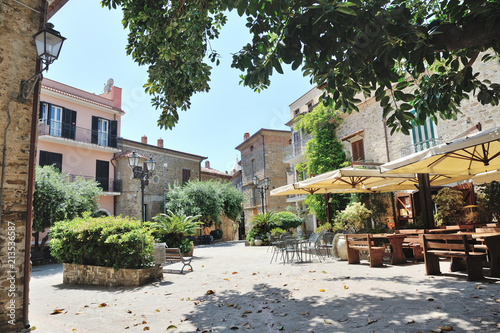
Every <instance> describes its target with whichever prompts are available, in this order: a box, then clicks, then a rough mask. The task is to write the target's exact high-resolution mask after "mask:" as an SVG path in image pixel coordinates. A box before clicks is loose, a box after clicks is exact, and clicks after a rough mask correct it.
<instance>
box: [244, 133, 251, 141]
mask: <svg viewBox="0 0 500 333" xmlns="http://www.w3.org/2000/svg"><path fill="white" fill-rule="evenodd" d="M248 138H250V133H248V132H245V134H243V141H247V140H248Z"/></svg>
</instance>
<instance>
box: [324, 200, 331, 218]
mask: <svg viewBox="0 0 500 333" xmlns="http://www.w3.org/2000/svg"><path fill="white" fill-rule="evenodd" d="M324 196H325V214H326V223H330V220H331V216H330V202H329V201H330V193H325V194H324Z"/></svg>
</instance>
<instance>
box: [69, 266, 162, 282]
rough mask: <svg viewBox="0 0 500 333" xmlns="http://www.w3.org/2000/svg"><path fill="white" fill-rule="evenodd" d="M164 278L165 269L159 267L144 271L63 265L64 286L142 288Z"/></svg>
mask: <svg viewBox="0 0 500 333" xmlns="http://www.w3.org/2000/svg"><path fill="white" fill-rule="evenodd" d="M160 278H163V268H162V267H161V266H159V265H157V266H156V267H151V268H143V269H127V268H120V269H118V270H115V269H114V268H111V267H102V266H92V265H76V264H63V283H64V284H86V285H95V286H106V287H129V286H141V285H143V284H146V283H148V282H151V281H154V280H156V279H160Z"/></svg>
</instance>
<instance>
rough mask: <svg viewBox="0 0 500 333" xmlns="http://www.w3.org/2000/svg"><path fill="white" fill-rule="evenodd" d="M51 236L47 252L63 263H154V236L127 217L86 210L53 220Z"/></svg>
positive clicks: (115, 265) (116, 265) (124, 265)
mask: <svg viewBox="0 0 500 333" xmlns="http://www.w3.org/2000/svg"><path fill="white" fill-rule="evenodd" d="M50 236H51V240H50V242H49V245H50V252H51V254H52V256H54V258H56V259H57V260H58V261H59V262H62V263H71V264H79V265H94V266H104V267H113V268H115V269H119V268H144V267H151V266H152V265H153V262H154V256H153V244H154V238H153V236H152V235H151V234H150V232H149V230H148V229H147V228H141V223H140V221H138V220H135V219H130V218H128V217H126V218H124V217H117V216H109V217H99V218H92V217H90V214H88V213H86V214H84V216H83V217H77V218H75V219H72V220H64V221H59V222H56V223H55V224H54V226H53V227H52V228H51V229H50ZM142 244H144V250H143V249H142V247H143V245H142Z"/></svg>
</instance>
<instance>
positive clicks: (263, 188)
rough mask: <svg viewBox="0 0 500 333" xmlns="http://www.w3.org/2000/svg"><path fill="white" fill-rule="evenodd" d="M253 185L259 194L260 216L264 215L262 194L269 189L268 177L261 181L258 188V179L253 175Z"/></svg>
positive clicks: (269, 181)
mask: <svg viewBox="0 0 500 333" xmlns="http://www.w3.org/2000/svg"><path fill="white" fill-rule="evenodd" d="M253 184H254V185H255V188H256V189H257V190H258V191H259V192H260V199H261V202H262V214H264V213H265V211H264V194H265V193H266V191H267V190H269V188H270V186H271V180H270V179H269V177H266V178H264V179H263V180H262V184H261V185H260V186H259V184H260V180H259V177H257V176H256V175H255V176H253Z"/></svg>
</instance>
